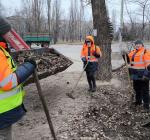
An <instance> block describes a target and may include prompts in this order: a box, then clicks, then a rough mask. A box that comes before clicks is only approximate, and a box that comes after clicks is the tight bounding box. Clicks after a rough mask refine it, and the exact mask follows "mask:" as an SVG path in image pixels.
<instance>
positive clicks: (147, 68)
mask: <svg viewBox="0 0 150 140" xmlns="http://www.w3.org/2000/svg"><path fill="white" fill-rule="evenodd" d="M125 55H126V57H127V61H128V64H129V73H130V78H131V80H133V88H134V90H135V94H136V96H135V97H136V99H135V103H134V104H135V106H141V105H142V102H143V107H144V110H145V111H146V112H148V111H149V79H150V51H148V50H146V48H145V47H144V44H143V42H142V41H141V40H137V41H135V49H134V50H132V51H131V52H129V53H128V54H124V55H123V57H125Z"/></svg>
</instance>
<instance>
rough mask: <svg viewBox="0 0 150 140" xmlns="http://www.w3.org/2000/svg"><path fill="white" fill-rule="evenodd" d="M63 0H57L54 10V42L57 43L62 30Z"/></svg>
mask: <svg viewBox="0 0 150 140" xmlns="http://www.w3.org/2000/svg"><path fill="white" fill-rule="evenodd" d="M60 3H61V0H55V1H54V4H53V11H52V21H53V37H54V44H56V43H57V41H58V37H59V31H60V16H61V7H60V5H61V4H60Z"/></svg>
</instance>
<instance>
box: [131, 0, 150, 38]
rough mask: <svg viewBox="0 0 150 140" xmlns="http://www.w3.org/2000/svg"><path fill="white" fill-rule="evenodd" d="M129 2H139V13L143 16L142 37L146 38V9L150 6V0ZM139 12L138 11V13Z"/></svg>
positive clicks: (132, 0) (132, 1)
mask: <svg viewBox="0 0 150 140" xmlns="http://www.w3.org/2000/svg"><path fill="white" fill-rule="evenodd" d="M128 2H131V3H134V4H137V5H138V6H139V7H140V11H141V12H140V13H139V15H141V16H142V29H141V31H142V35H141V38H142V39H144V31H145V27H146V20H145V17H146V9H147V8H148V6H149V5H150V0H128ZM137 14H138V13H137Z"/></svg>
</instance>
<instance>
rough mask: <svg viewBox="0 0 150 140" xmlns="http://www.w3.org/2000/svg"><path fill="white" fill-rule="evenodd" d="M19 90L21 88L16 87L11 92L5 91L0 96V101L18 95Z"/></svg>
mask: <svg viewBox="0 0 150 140" xmlns="http://www.w3.org/2000/svg"><path fill="white" fill-rule="evenodd" d="M21 90H22V89H21V87H17V88H15V89H14V90H11V91H5V93H4V94H0V100H3V99H6V98H9V97H11V96H13V95H15V94H18V93H19V92H20V91H21Z"/></svg>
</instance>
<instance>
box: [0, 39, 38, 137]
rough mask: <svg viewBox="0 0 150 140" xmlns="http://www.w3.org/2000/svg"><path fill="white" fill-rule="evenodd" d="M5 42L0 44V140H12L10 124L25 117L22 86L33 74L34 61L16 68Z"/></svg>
mask: <svg viewBox="0 0 150 140" xmlns="http://www.w3.org/2000/svg"><path fill="white" fill-rule="evenodd" d="M6 50H8V45H7V43H6V41H5V40H3V41H2V42H0V140H12V135H11V133H12V128H11V126H12V124H14V123H15V122H17V121H18V120H20V119H21V118H22V117H23V116H24V115H25V112H26V110H25V108H24V105H23V98H24V90H23V86H22V84H23V83H24V81H25V80H26V79H27V78H28V77H29V76H30V75H31V74H32V73H33V72H34V70H35V68H36V63H35V61H34V60H26V62H24V63H23V64H22V65H20V66H19V67H17V66H16V65H15V63H14V61H13V59H12V57H11V56H10V54H9V53H8V51H6Z"/></svg>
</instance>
